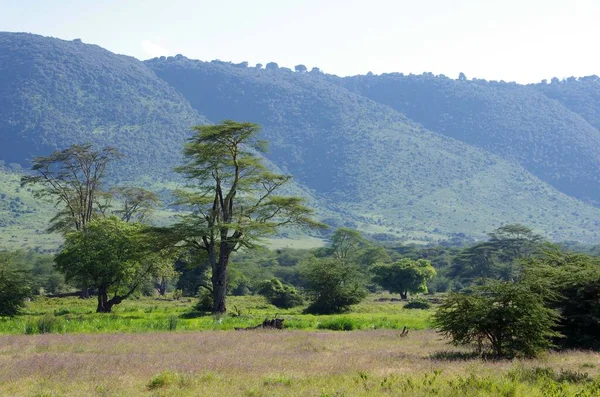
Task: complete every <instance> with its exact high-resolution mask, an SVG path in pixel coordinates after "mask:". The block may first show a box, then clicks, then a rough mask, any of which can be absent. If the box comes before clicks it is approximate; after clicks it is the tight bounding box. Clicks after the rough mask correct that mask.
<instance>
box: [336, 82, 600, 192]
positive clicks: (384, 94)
mask: <svg viewBox="0 0 600 397" xmlns="http://www.w3.org/2000/svg"><path fill="white" fill-rule="evenodd" d="M332 81H336V82H337V83H339V84H342V85H343V86H344V87H346V88H348V89H350V90H352V91H353V92H356V93H358V94H360V95H364V96H366V97H368V98H371V99H373V100H375V101H377V102H379V103H382V104H385V105H387V106H390V107H392V108H394V109H396V110H397V111H399V112H401V113H403V114H405V115H406V116H408V117H409V118H411V119H413V120H415V121H417V122H419V123H421V124H422V125H423V126H425V127H426V128H428V129H430V130H433V131H436V132H439V133H441V134H444V135H446V136H449V137H453V138H456V139H458V140H460V141H463V142H466V143H468V144H471V145H475V146H477V147H480V148H482V149H485V150H488V151H490V152H492V153H494V154H497V155H499V156H502V157H503V158H505V159H508V160H510V161H517V162H518V163H519V164H521V165H522V166H524V167H525V168H526V169H527V170H529V171H530V172H532V173H533V174H534V175H536V176H537V177H539V178H540V179H542V180H543V181H545V182H548V183H550V184H551V185H553V186H555V187H556V188H558V189H559V190H561V191H563V192H565V193H567V194H569V195H573V196H575V197H578V198H583V199H586V200H590V201H594V202H599V201H600V132H599V131H598V130H597V129H596V128H594V127H592V126H591V125H590V124H589V123H587V122H586V121H585V120H584V119H583V118H582V117H580V116H579V115H577V114H575V113H573V112H571V111H569V110H568V109H567V108H565V107H564V106H563V105H562V104H560V103H559V102H557V101H554V100H552V99H550V98H548V97H546V96H545V95H543V94H542V93H540V92H537V91H536V90H534V89H531V88H530V87H525V86H520V85H517V84H514V83H511V84H507V83H497V82H487V81H484V80H474V81H467V80H452V79H449V78H447V77H443V76H439V77H438V76H433V75H432V74H427V73H425V74H423V75H419V76H415V75H410V76H404V75H402V74H398V73H393V74H384V75H381V76H355V77H348V78H344V79H339V78H335V77H333V78H332Z"/></svg>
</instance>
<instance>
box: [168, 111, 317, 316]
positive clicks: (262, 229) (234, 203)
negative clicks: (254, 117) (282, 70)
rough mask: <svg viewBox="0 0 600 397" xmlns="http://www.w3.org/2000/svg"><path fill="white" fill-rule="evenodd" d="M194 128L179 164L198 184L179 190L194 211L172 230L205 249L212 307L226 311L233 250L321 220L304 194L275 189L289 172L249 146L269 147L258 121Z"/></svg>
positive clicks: (182, 240) (189, 243)
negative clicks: (276, 168) (272, 165)
mask: <svg viewBox="0 0 600 397" xmlns="http://www.w3.org/2000/svg"><path fill="white" fill-rule="evenodd" d="M194 129H195V130H196V134H195V135H194V136H193V137H192V138H191V139H190V140H189V142H188V143H187V144H186V146H185V149H184V156H185V164H184V165H183V166H181V167H178V168H177V169H176V171H177V172H180V173H182V174H183V175H184V176H185V177H186V178H187V179H188V180H189V181H190V185H189V187H191V188H193V189H194V190H193V191H191V190H188V191H179V192H177V194H178V197H179V204H183V205H187V206H188V207H189V208H190V210H191V212H190V214H189V215H186V216H184V217H182V219H181V222H179V223H178V224H177V225H175V227H174V228H173V234H174V236H175V238H176V240H178V241H179V242H180V243H183V244H185V245H187V246H189V247H190V248H193V249H194V250H196V251H197V252H203V253H205V254H206V258H207V261H208V263H209V266H210V270H211V286H210V287H208V286H207V287H208V288H209V290H210V292H211V294H212V296H213V305H214V306H213V312H214V313H224V312H225V311H226V310H227V309H226V304H225V301H226V298H225V296H226V292H227V273H228V266H229V259H230V257H231V254H232V253H233V252H235V251H237V250H238V249H240V248H241V247H245V248H254V247H256V246H257V242H258V241H259V240H260V239H261V238H262V237H265V236H268V235H272V234H273V233H275V232H276V231H277V229H278V228H279V227H280V226H284V225H300V226H306V227H321V226H322V225H321V224H320V223H318V222H315V221H314V220H313V219H312V218H311V215H312V211H311V210H310V209H309V208H307V207H305V206H304V200H303V199H302V198H299V197H286V196H278V195H276V192H277V191H278V190H279V188H280V187H282V186H283V185H284V184H285V183H286V182H288V181H289V180H290V178H291V177H290V176H287V175H280V174H275V173H273V172H271V171H269V170H268V169H267V167H266V166H265V165H264V163H263V162H262V161H261V159H260V157H259V156H258V155H257V153H256V152H255V151H252V150H251V149H252V148H254V149H255V150H259V151H265V150H266V143H265V142H264V141H260V140H257V139H256V135H257V134H258V132H259V129H260V128H259V126H258V125H256V124H252V123H236V122H234V121H231V120H226V121H224V122H223V123H222V124H219V125H205V126H197V127H194Z"/></svg>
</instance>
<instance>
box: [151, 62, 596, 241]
mask: <svg viewBox="0 0 600 397" xmlns="http://www.w3.org/2000/svg"><path fill="white" fill-rule="evenodd" d="M146 65H147V66H148V67H150V68H151V69H152V70H154V71H155V72H156V73H157V75H158V76H159V77H161V78H162V79H164V80H165V81H167V82H169V84H171V85H172V86H173V87H175V88H176V89H177V90H178V91H179V92H181V93H182V95H184V97H185V98H186V99H187V100H188V101H189V102H190V103H191V105H192V106H193V107H194V108H195V109H196V110H198V111H200V112H202V113H203V114H206V115H207V117H209V118H210V119H213V120H222V119H224V118H234V119H246V120H252V121H253V122H257V123H260V124H261V125H262V126H263V137H264V138H266V139H267V140H269V141H270V142H271V146H272V150H271V153H270V154H269V158H270V159H271V160H273V161H274V163H275V164H277V165H278V166H279V167H282V168H283V169H286V170H287V171H288V172H290V173H291V174H292V175H294V177H295V178H296V180H297V181H299V182H301V183H302V184H304V185H306V186H307V187H308V188H310V189H313V190H314V191H315V193H316V196H317V198H319V197H325V198H326V199H327V200H328V201H329V202H333V203H335V205H334V206H328V207H329V209H331V210H332V211H328V213H327V214H326V215H325V219H326V221H327V223H329V224H330V225H331V226H334V227H341V226H347V227H351V228H359V229H360V230H361V231H366V232H370V233H378V234H383V236H382V237H383V238H388V239H392V240H399V241H420V242H435V241H436V240H438V239H442V240H443V239H450V238H452V237H453V236H454V235H456V234H459V233H464V234H466V235H467V236H471V237H477V238H481V237H484V236H485V235H486V233H487V232H489V231H491V230H492V229H495V228H498V227H500V226H502V224H501V222H500V220H502V221H504V222H506V223H521V224H528V225H531V226H532V227H534V228H535V230H536V231H543V234H544V235H545V236H546V237H548V238H550V239H552V240H555V241H560V240H578V241H584V240H585V241H588V242H592V241H597V240H598V238H599V237H600V236H594V234H595V233H597V226H596V223H598V221H600V220H599V219H597V217H598V212H597V211H595V210H593V209H592V208H590V207H589V206H586V205H583V206H579V205H580V204H582V203H581V202H579V201H577V200H574V199H572V198H569V197H567V195H565V194H564V193H561V192H567V193H569V194H571V195H575V196H576V197H580V198H583V197H587V198H589V199H590V200H595V197H597V196H598V195H597V194H595V193H593V191H594V189H596V187H597V186H598V185H597V183H596V182H593V181H595V178H596V171H595V170H596V166H595V165H594V164H597V162H598V156H597V154H594V153H595V152H597V151H596V149H592V148H590V147H589V146H588V145H587V144H583V143H582V142H587V141H586V139H588V138H589V139H590V141H589V142H592V141H594V140H595V139H597V134H596V133H595V131H594V129H593V128H591V127H590V126H589V125H587V124H585V122H582V120H581V118H579V117H577V116H576V115H574V114H572V113H571V112H569V111H568V110H567V109H565V108H564V107H563V106H561V105H560V104H558V103H557V102H555V101H553V100H550V99H548V98H546V97H543V95H540V94H539V93H538V92H536V91H534V90H532V89H531V88H528V87H522V86H517V85H514V86H515V87H514V89H513V85H508V84H505V85H503V84H499V83H492V82H484V81H476V82H473V81H470V80H466V79H465V80H463V81H454V80H451V79H448V78H444V77H434V76H429V75H424V76H405V77H397V79H403V81H408V82H410V84H409V83H407V85H406V86H405V87H404V88H405V89H404V88H402V87H399V88H398V89H395V88H394V87H395V83H394V81H395V80H394V78H393V76H389V75H386V76H360V77H356V78H346V79H343V80H342V79H339V78H336V77H335V76H328V75H325V74H323V73H320V72H318V71H315V72H308V73H303V72H300V73H294V72H291V71H286V70H284V69H283V68H272V69H269V70H266V69H255V68H248V67H243V66H242V65H234V64H230V63H226V62H219V61H214V62H200V61H194V60H190V59H187V58H185V57H183V56H177V57H170V58H166V59H153V60H150V61H147V62H146ZM354 80H360V81H363V80H364V87H371V88H369V89H368V90H367V89H366V88H365V90H359V89H358V88H356V89H355V88H354V86H353V83H352V82H353V81H354ZM357 85H359V84H358V83H357ZM360 85H361V86H363V85H362V84H360ZM386 87H390V88H387V91H386ZM375 92H377V93H381V95H380V96H379V97H375V95H374V94H373V95H371V93H375ZM232 98H235V102H233V101H232ZM367 98H369V99H374V100H375V101H379V100H381V102H382V104H379V103H376V102H374V101H372V100H369V99H367ZM387 99H389V101H387ZM391 101H393V103H391ZM396 103H397V104H399V105H401V106H402V108H400V109H399V110H400V111H398V110H391V108H390V107H389V106H392V107H395V104H396ZM432 104H435V107H433V108H432V106H434V105H432ZM438 106H439V108H438ZM430 109H434V113H432V112H431V111H430ZM436 111H437V112H439V113H435V112H436ZM513 114H517V115H519V116H518V120H517V119H515V118H513V117H512V116H511V117H509V116H508V115H513ZM404 115H407V117H408V118H410V119H412V120H414V121H416V122H417V123H419V124H418V125H417V124H415V123H413V122H412V121H411V120H409V119H407V117H406V116H404ZM426 117H428V118H429V120H430V121H432V123H426V122H425V121H424V118H426ZM472 120H476V122H472ZM423 126H425V128H428V130H424V129H423ZM547 131H553V132H552V136H551V137H549V136H548V133H547ZM462 132H465V133H469V134H470V135H468V136H465V135H464V134H462ZM471 133H472V134H471ZM487 135H489V136H487ZM448 136H450V137H451V138H452V139H449V138H448ZM582 136H585V137H586V138H585V140H579V138H580V137H582ZM471 137H472V138H473V139H471ZM480 141H486V142H493V144H492V143H490V144H489V145H486V144H481V145H480V144H479V142H480ZM565 142H572V144H571V143H569V145H571V146H569V149H565V148H563V145H564V144H565ZM594 142H595V141H594ZM597 147H600V145H597ZM530 148H536V149H535V150H536V151H535V153H548V155H547V156H543V157H540V158H538V157H537V156H536V155H534V154H533V153H534V152H533V151H529V150H530ZM563 149H565V150H563ZM531 150H534V149H531ZM566 151H571V152H569V153H568V154H567V153H566ZM514 153H520V154H519V155H518V156H517V157H518V158H515V157H514ZM559 153H560V154H559ZM563 153H564V155H563ZM557 156H558V157H557ZM563 156H564V158H563ZM559 157H560V158H561V159H562V160H560V162H555V161H554V160H553V159H558V158H559ZM570 162H575V163H577V164H573V165H572V166H570V167H569V169H568V171H567V170H564V169H560V170H557V169H556V167H557V166H558V164H567V163H569V164H570ZM382 164H385V172H382V167H381V165H382ZM551 185H552V186H554V187H551ZM556 187H558V189H556ZM567 189H570V190H567ZM373 191H376V192H377V194H372V192H373ZM483 192H485V194H484V193H483ZM576 203H579V204H576ZM320 204H321V205H320V207H321V209H323V207H325V205H323V204H322V202H320ZM573 206H577V207H578V208H577V209H572V210H571V209H569V210H566V208H572V207H573ZM342 212H343V213H342ZM584 213H585V214H586V215H583V214H584ZM588 219H593V220H592V221H588ZM567 236H568V237H567ZM584 236H586V237H584Z"/></svg>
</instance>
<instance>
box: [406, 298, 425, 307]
mask: <svg viewBox="0 0 600 397" xmlns="http://www.w3.org/2000/svg"><path fill="white" fill-rule="evenodd" d="M404 308H405V309H429V308H431V303H429V302H428V301H426V300H425V299H423V298H412V299H411V300H410V301H408V303H407V304H406V305H404Z"/></svg>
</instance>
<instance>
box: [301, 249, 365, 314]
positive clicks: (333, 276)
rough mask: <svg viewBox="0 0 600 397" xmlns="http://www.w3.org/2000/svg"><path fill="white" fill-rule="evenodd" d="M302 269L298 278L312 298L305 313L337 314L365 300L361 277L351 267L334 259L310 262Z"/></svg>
mask: <svg viewBox="0 0 600 397" xmlns="http://www.w3.org/2000/svg"><path fill="white" fill-rule="evenodd" d="M302 267H303V268H302V270H301V273H302V278H303V280H304V282H305V284H306V289H307V291H308V293H309V295H310V296H311V297H312V303H311V304H310V306H309V307H308V308H307V312H309V313H316V314H330V313H341V312H343V311H345V310H347V309H348V308H349V307H350V306H351V305H355V304H357V303H360V301H362V300H363V299H364V298H365V297H366V296H367V290H366V288H365V280H364V277H363V275H362V273H361V272H360V269H359V268H358V267H357V266H355V265H353V264H349V263H345V262H342V261H340V260H337V259H334V258H311V259H310V260H308V261H306V262H305V263H304V264H303V265H302Z"/></svg>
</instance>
